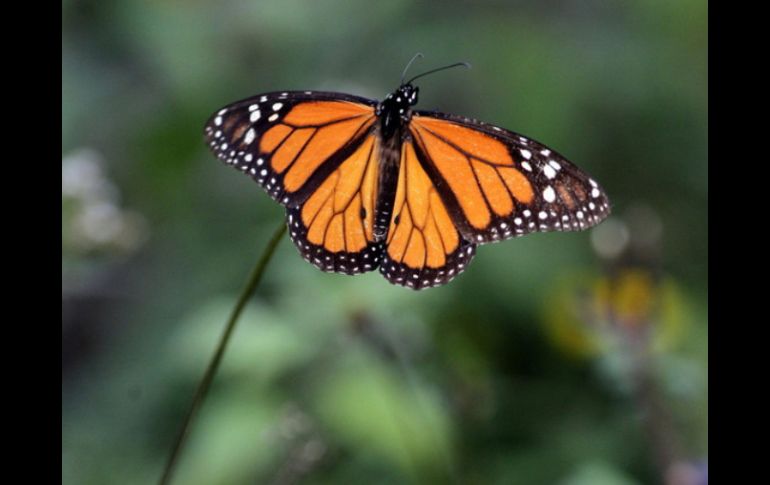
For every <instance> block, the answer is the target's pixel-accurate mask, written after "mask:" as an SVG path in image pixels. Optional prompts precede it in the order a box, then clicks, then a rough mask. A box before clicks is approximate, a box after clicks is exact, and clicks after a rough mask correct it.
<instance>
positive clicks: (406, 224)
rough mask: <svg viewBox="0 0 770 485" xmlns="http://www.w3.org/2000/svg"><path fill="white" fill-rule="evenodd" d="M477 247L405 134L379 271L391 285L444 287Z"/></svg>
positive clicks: (468, 260) (461, 269) (471, 257)
mask: <svg viewBox="0 0 770 485" xmlns="http://www.w3.org/2000/svg"><path fill="white" fill-rule="evenodd" d="M475 251H476V246H475V245H474V244H472V243H471V242H469V241H468V240H466V238H464V237H463V235H462V234H461V233H460V231H459V230H458V229H457V226H456V224H455V223H454V222H453V220H452V218H451V217H450V214H449V210H448V207H447V205H446V204H445V203H444V200H443V198H442V197H441V195H440V191H439V190H438V188H437V186H436V184H435V183H434V182H433V180H431V178H430V177H429V176H428V174H427V172H426V171H425V169H424V167H423V164H422V163H421V161H420V160H419V159H418V156H417V153H416V150H415V145H414V143H413V142H412V140H410V139H408V137H407V139H406V140H405V141H404V143H403V144H402V146H401V164H400V167H399V173H398V183H397V187H396V193H395V201H394V204H393V216H392V218H391V221H390V227H389V229H388V237H387V243H386V247H385V252H384V255H383V261H382V264H381V266H380V273H382V274H383V276H385V278H386V279H387V280H388V281H390V282H391V283H394V284H397V285H402V286H407V287H410V288H413V289H417V290H419V289H422V288H429V287H432V286H440V285H443V284H445V283H448V282H449V281H450V280H452V279H453V278H454V277H455V276H457V275H458V274H460V273H461V272H462V271H463V270H464V269H465V268H466V267H467V266H468V264H469V263H470V261H471V259H473V256H474V254H475Z"/></svg>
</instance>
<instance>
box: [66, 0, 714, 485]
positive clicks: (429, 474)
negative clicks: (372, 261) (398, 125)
mask: <svg viewBox="0 0 770 485" xmlns="http://www.w3.org/2000/svg"><path fill="white" fill-rule="evenodd" d="M62 14H63V19H62V98H63V100H62V475H63V480H62V482H63V483H68V484H90V483H94V484H100V483H127V484H128V483H132V484H133V483H152V482H154V481H156V480H157V479H158V477H159V476H160V473H161V470H162V467H163V465H164V462H165V460H166V458H167V455H168V452H169V448H170V446H171V443H172V441H173V439H174V437H175V434H176V432H177V431H178V429H179V426H180V425H181V421H182V417H183V415H184V413H185V412H186V410H187V408H188V406H189V402H190V399H191V397H192V394H193V391H194V388H195V386H196V384H197V382H198V380H199V379H200V377H201V376H202V374H203V371H204V368H205V366H206V364H207V362H208V359H209V357H210V355H211V353H212V352H213V349H214V347H215V345H216V341H217V339H218V337H219V334H220V332H221V330H222V328H223V325H224V321H225V319H226V316H227V314H228V312H229V311H230V309H231V308H232V306H233V305H234V303H235V299H236V298H237V295H238V293H239V291H240V290H241V287H242V285H243V283H244V281H245V279H246V277H247V275H248V272H249V270H250V268H251V267H252V266H253V264H254V262H255V261H256V259H257V258H258V256H259V254H261V251H262V250H263V248H264V247H265V244H266V242H267V240H268V238H269V237H270V235H271V234H272V233H273V231H274V230H275V228H276V227H277V225H278V224H280V222H281V221H282V220H283V217H284V215H283V210H282V208H280V207H279V206H278V205H277V204H275V203H274V202H272V201H271V200H270V199H269V198H268V196H267V195H265V194H264V193H263V192H262V190H261V189H260V188H259V187H258V186H257V185H256V184H255V183H254V182H253V181H252V180H250V179H249V178H248V177H244V176H243V175H242V174H239V173H237V172H236V171H234V170H232V169H230V168H227V167H225V166H224V165H223V164H222V163H220V162H218V161H217V160H216V159H215V158H214V157H213V156H212V155H211V154H210V153H208V151H207V150H206V147H205V146H204V144H203V139H202V129H203V123H204V121H205V120H206V119H207V117H208V116H209V115H210V114H211V113H212V112H214V111H215V110H217V109H218V108H220V107H221V106H223V105H225V104H228V103H230V102H232V101H235V100H238V99H241V98H244V97H248V96H251V95H255V94H258V93H262V92H268V91H275V90H294V89H298V90H306V89H320V90H330V91H341V92H349V93H352V94H357V95H362V96H367V97H371V98H382V97H383V96H384V95H386V94H387V93H388V92H390V91H391V90H393V89H394V88H395V87H396V86H397V83H398V79H399V76H400V74H401V70H402V69H403V66H404V65H405V63H406V62H407V61H408V60H409V59H410V58H411V56H412V55H413V54H414V53H415V52H418V51H419V52H423V53H424V54H425V56H426V57H425V59H423V60H421V61H419V62H418V63H417V64H416V65H415V66H413V69H412V72H413V73H418V72H420V71H423V70H426V69H428V68H432V67H435V66H439V65H444V64H448V63H451V62H456V61H460V60H465V61H469V62H471V63H472V64H473V69H471V70H469V71H465V70H452V71H447V72H445V73H442V74H438V75H435V76H431V77H428V78H425V79H423V80H422V81H421V83H420V86H421V100H420V106H419V107H420V108H422V109H440V110H442V111H446V112H452V113H457V114H462V115H466V116H470V117H475V118H479V119H482V120H485V121H488V122H491V123H495V124H498V125H501V126H505V127H508V128H510V129H512V130H514V131H518V132H521V133H523V134H526V135H529V136H531V137H533V138H535V139H537V140H540V141H543V142H545V143H546V144H548V145H550V146H552V147H553V148H555V149H557V150H558V151H560V152H562V153H563V154H565V155H566V156H567V157H569V158H570V159H571V160H573V161H574V162H575V163H577V164H578V165H579V166H581V167H582V168H584V169H586V170H587V171H588V172H589V173H591V174H592V175H593V176H594V177H595V178H596V179H597V180H599V181H600V182H601V183H602V185H603V186H604V187H605V189H606V190H607V192H608V193H609V197H610V200H611V202H612V204H613V216H612V218H611V219H610V220H608V221H607V222H605V223H604V224H602V225H600V226H599V227H598V228H596V229H594V230H593V231H591V232H586V233H551V234H537V235H532V236H528V237H525V238H521V239H517V240H513V241H507V242H504V243H500V244H494V245H489V246H484V247H482V248H480V250H479V252H478V255H477V256H476V258H475V260H474V262H473V264H472V265H470V267H469V269H468V270H467V271H466V272H465V273H464V274H463V275H462V276H460V277H459V278H458V279H456V280H455V281H453V282H452V283H450V284H449V285H446V286H444V287H441V288H438V289H431V290H426V291H422V292H413V291H411V290H408V289H405V288H401V287H396V286H391V285H390V284H388V283H387V282H386V281H385V280H384V279H383V278H382V277H380V276H379V274H378V273H369V274H367V275H363V276H358V277H348V276H342V275H336V274H325V273H322V272H320V271H318V270H317V269H315V268H313V267H312V266H311V265H309V264H307V263H306V262H304V261H303V260H302V259H301V258H300V256H299V254H298V252H297V251H296V249H295V248H294V247H293V245H292V244H291V243H290V242H289V241H288V240H284V241H282V242H281V245H280V246H279V249H278V251H277V253H276V255H275V258H274V259H273V261H272V262H271V263H270V266H269V268H268V271H267V274H266V276H265V279H264V281H263V284H262V285H261V287H260V289H259V291H258V295H257V296H256V297H255V298H254V299H253V300H252V301H251V303H250V304H249V306H248V308H247V311H246V313H245V315H244V317H243V319H242V321H241V322H240V324H239V326H238V328H237V330H236V332H235V334H234V338H233V341H232V345H231V347H230V348H229V350H228V352H227V354H226V356H225V359H224V362H223V365H222V367H221V369H220V372H219V374H218V375H217V377H216V379H215V381H214V385H213V387H212V391H211V394H210V395H209V399H208V401H207V402H206V403H205V405H204V407H203V409H202V412H201V414H200V416H199V419H198V421H197V422H196V423H195V425H194V428H193V431H192V434H191V436H190V441H189V443H188V446H187V448H186V449H185V451H184V454H183V456H182V459H181V461H180V463H179V466H178V469H177V473H176V477H175V478H176V482H175V483H180V484H218V483H221V484H229V483H236V484H238V483H276V484H283V483H319V484H320V483H360V482H362V481H364V480H366V481H367V483H372V484H375V483H376V484H380V483H382V484H385V483H387V484H390V483H463V484H465V483H474V484H476V483H478V484H481V483H483V484H487V483H492V484H540V483H562V484H599V485H601V484H633V483H663V482H665V483H670V484H689V483H705V480H707V456H708V442H707V431H708V421H707V411H708V408H707V402H708V389H707V349H708V345H707V343H708V329H707V323H708V306H707V295H708V261H707V255H708V242H707V232H708V224H707V215H708V212H707V201H708V151H707V131H708V102H707V90H708V82H707V79H708V77H707V71H708V64H707V4H706V2H705V1H702V0H677V1H667V0H649V1H643V2H623V1H601V0H593V1H591V0H589V1H564V2H558V1H514V2H503V1H474V2H471V1H461V2H439V1H426V2H407V1H403V0H396V1H388V2H363V1H361V2H350V1H340V0H322V1H309V0H304V1H303V0H281V1H278V0H270V1H234V0H232V1H221V2H201V1H185V2H182V1H139V0H133V1H131V0H115V1H111V2H98V1H93V0H91V1H89V0H83V1H77V0H65V1H64V2H63V3H62Z"/></svg>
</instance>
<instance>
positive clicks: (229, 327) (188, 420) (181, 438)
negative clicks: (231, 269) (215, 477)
mask: <svg viewBox="0 0 770 485" xmlns="http://www.w3.org/2000/svg"><path fill="white" fill-rule="evenodd" d="M284 232H286V224H285V223H284V222H283V221H282V222H281V226H280V227H279V228H278V229H277V230H276V231H275V234H273V237H272V238H271V239H270V241H269V242H268V243H267V247H266V248H265V251H264V252H263V253H262V256H261V257H260V258H259V261H257V265H256V266H254V269H253V270H252V271H251V275H250V276H249V279H248V282H247V283H246V286H245V287H244V288H243V292H241V296H240V298H238V303H236V305H235V308H233V311H232V313H231V314H230V318H229V319H228V320H227V324H226V325H225V329H224V331H223V332H222V336H221V337H220V338H219V344H218V345H217V348H216V351H215V352H214V355H213V356H212V357H211V361H210V362H209V365H208V367H206V373H205V374H203V379H201V381H200V383H199V384H198V388H197V389H196V390H195V395H194V396H193V400H192V404H191V405H190V410H189V411H187V416H185V419H184V423H183V424H182V429H181V430H180V431H179V435H178V436H177V438H176V441H175V442H174V448H173V449H172V450H171V454H170V455H169V457H168V461H167V462H166V467H165V468H164V469H163V476H161V478H160V482H159V483H160V484H161V485H165V484H168V483H170V482H171V477H172V476H173V473H174V467H175V465H176V463H177V460H178V459H179V455H180V453H181V452H182V449H183V448H184V445H185V443H186V442H187V435H188V434H189V433H190V426H191V425H192V422H193V420H194V419H195V416H196V415H197V414H198V411H199V410H200V407H201V405H202V404H203V400H204V399H206V395H207V394H208V392H209V387H210V386H211V381H213V380H214V376H215V375H216V373H217V369H218V368H219V364H220V362H221V361H222V356H223V355H224V353H225V349H226V348H227V343H228V342H229V341H230V336H231V335H232V333H233V329H234V328H235V324H236V322H238V317H240V315H241V312H242V311H243V308H244V307H245V306H246V302H248V301H249V298H251V295H252V294H253V293H254V290H256V288H257V285H258V284H259V282H260V280H261V279H262V275H263V274H264V272H265V267H266V266H267V263H268V262H270V259H271V258H272V256H273V253H274V252H275V248H276V246H278V242H280V240H281V236H283V233H284Z"/></svg>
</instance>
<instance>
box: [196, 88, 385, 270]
mask: <svg viewBox="0 0 770 485" xmlns="http://www.w3.org/2000/svg"><path fill="white" fill-rule="evenodd" d="M375 104H376V103H375V102H374V101H370V100H367V99H364V98H359V97H355V96H349V95H345V94H336V93H322V92H311V91H304V92H283V93H270V94H264V95H259V96H255V97H253V98H249V99H246V100H243V101H239V102H237V103H234V104H232V105H229V106H226V107H224V108H222V109H221V110H219V111H218V112H216V113H215V114H214V115H212V117H211V118H210V119H209V121H208V123H207V124H206V127H205V136H206V141H207V143H208V144H209V146H210V148H211V149H212V151H214V153H215V154H216V155H217V157H219V158H220V159H221V160H223V161H224V162H226V163H227V164H229V165H232V166H234V167H236V168H238V169H239V170H241V171H243V172H245V173H247V174H249V175H250V176H251V177H252V178H254V180H256V181H257V182H258V183H259V184H260V185H261V186H262V187H263V188H264V189H265V190H266V191H267V192H268V194H270V196H271V197H272V198H273V199H275V200H276V201H278V202H279V203H281V204H282V205H284V206H286V213H287V223H288V226H289V232H290V235H291V238H292V241H294V243H295V244H296V245H297V247H298V248H299V250H300V252H301V253H302V255H303V256H304V258H305V259H307V260H308V261H309V262H311V263H313V264H314V265H315V266H317V267H319V268H320V269H322V270H324V271H337V272H343V273H347V274H357V273H361V272H364V271H371V270H373V269H375V268H376V267H377V265H378V264H379V256H380V253H381V251H382V244H378V243H375V242H374V236H373V233H372V228H373V227H374V224H373V220H374V210H375V207H374V206H375V202H376V200H375V198H376V193H377V187H376V184H377V175H378V168H379V167H378V164H377V159H378V157H379V150H378V146H377V145H378V143H377V135H376V133H375V130H374V126H375V121H376V116H375V113H374V106H375Z"/></svg>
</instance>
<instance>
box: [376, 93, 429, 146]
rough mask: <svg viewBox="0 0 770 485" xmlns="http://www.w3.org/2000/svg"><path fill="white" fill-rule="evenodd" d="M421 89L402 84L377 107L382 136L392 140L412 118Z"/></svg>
mask: <svg viewBox="0 0 770 485" xmlns="http://www.w3.org/2000/svg"><path fill="white" fill-rule="evenodd" d="M418 92H419V88H418V87H417V86H413V85H412V84H410V83H407V84H402V85H401V86H399V87H398V89H396V91H395V92H392V93H390V94H389V95H388V96H387V97H386V98H385V99H384V100H383V101H381V102H380V104H378V105H377V109H376V113H377V116H379V117H380V125H381V130H382V131H381V134H382V136H383V138H385V139H387V138H390V136H392V135H393V134H395V133H396V132H398V130H399V127H400V126H403V124H404V123H407V122H408V121H409V119H410V118H411V117H412V109H411V108H412V106H414V105H415V104H417V94H418Z"/></svg>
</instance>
